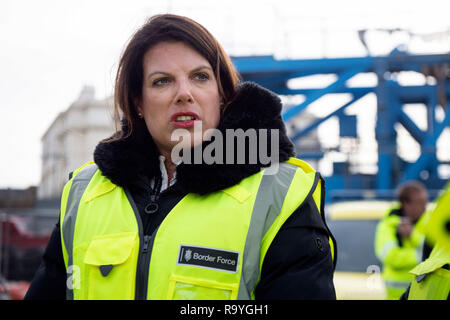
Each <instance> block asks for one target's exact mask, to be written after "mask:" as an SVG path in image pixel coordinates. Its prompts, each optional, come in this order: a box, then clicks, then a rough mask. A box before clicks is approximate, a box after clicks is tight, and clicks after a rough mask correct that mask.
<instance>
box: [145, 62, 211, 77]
mask: <svg viewBox="0 0 450 320" xmlns="http://www.w3.org/2000/svg"><path fill="white" fill-rule="evenodd" d="M202 69H208V70H210V71H211V72H212V71H213V70H212V68H211V67H210V66H207V65H201V66H198V67H197V68H195V69H193V70H192V71H191V73H192V72H197V71H200V70H202ZM155 74H163V75H170V73H168V72H164V71H154V72H152V73H150V74H149V75H148V76H147V79H150V78H151V77H152V76H154V75H155Z"/></svg>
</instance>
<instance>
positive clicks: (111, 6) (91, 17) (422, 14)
mask: <svg viewBox="0 0 450 320" xmlns="http://www.w3.org/2000/svg"><path fill="white" fill-rule="evenodd" d="M449 3H450V2H449V1H447V0H427V1H418V0H410V1H400V0H397V1H395V0H377V1H368V0H351V1H350V0H348V1H345V0H340V1H336V0H329V1H325V0H322V1H319V0H316V1H310V0H308V1H303V0H297V1H293V0H292V1H288V0H274V1H269V0H266V1H264V0H254V1H250V0H232V1H229V0H228V1H226V0H222V1H206V0H198V1H197V0H192V1H189V0H178V1H175V0H172V1H163V0H158V1H152V0H146V1H140V0H129V1H114V0H90V1H80V0H76V1H75V0H65V1H61V0H59V1H50V0H40V1H33V0H28V1H24V0H2V1H1V2H0V48H1V50H0V72H1V78H0V119H1V126H0V137H1V138H0V152H1V157H0V168H1V169H0V188H5V187H16V188H22V187H27V186H29V185H37V184H38V183H39V181H40V170H41V158H40V157H41V141H40V138H41V137H42V135H43V133H44V132H45V130H46V129H47V128H48V126H49V125H50V124H51V122H52V121H53V120H54V118H55V117H56V116H57V114H58V113H59V112H62V111H64V110H65V109H67V108H68V107H69V105H70V104H71V103H72V102H73V101H74V100H75V99H76V98H77V97H78V95H79V93H80V90H81V89H82V87H83V86H84V85H92V86H94V87H95V90H96V97H97V98H99V99H102V98H105V97H107V96H109V95H111V93H112V86H113V79H114V77H115V72H116V67H117V61H118V59H119V56H120V53H121V50H122V49H123V47H124V45H125V43H126V41H127V39H128V38H129V37H130V36H131V34H132V33H133V32H134V31H135V30H136V29H137V28H138V27H139V26H140V25H141V24H142V23H143V22H144V21H145V18H146V17H149V16H151V15H153V14H156V13H163V12H173V13H177V14H182V15H186V16H189V17H191V18H193V19H195V20H197V21H198V22H200V23H201V24H203V25H204V26H205V27H206V28H208V29H209V30H210V31H211V32H212V33H213V34H214V35H215V36H216V37H217V38H218V40H219V41H220V42H221V43H222V45H223V46H224V47H225V50H226V51H227V52H228V53H229V54H233V55H249V54H274V55H276V56H277V57H279V58H305V57H308V58H321V57H324V56H327V57H343V56H362V55H365V54H366V51H365V50H364V47H363V46H362V45H361V43H360V42H359V40H358V37H357V32H356V31H357V30H358V29H361V28H368V29H376V28H402V29H408V30H409V31H411V32H412V33H415V34H419V35H427V34H431V33H436V32H440V31H446V30H449V28H450V22H449V21H450V19H449V18H448V13H449V12H450V10H449V9H450V5H449ZM368 40H369V47H370V49H371V51H372V53H373V54H375V55H382V54H386V53H388V52H389V51H390V50H392V49H393V47H395V45H397V44H398V43H401V42H406V43H408V44H409V49H410V51H412V52H415V53H443V52H445V51H447V52H448V51H449V50H450V42H449V41H450V40H449V37H448V36H446V37H445V36H444V37H439V36H436V35H435V36H434V37H433V38H430V37H428V38H424V37H412V38H411V37H409V36H408V34H407V33H401V32H399V33H397V34H394V35H391V36H389V35H388V34H384V33H382V32H372V33H369V36H368Z"/></svg>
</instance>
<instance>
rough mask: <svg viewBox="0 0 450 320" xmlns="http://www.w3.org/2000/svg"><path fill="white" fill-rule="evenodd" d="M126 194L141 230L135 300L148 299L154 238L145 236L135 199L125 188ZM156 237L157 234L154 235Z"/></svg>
mask: <svg viewBox="0 0 450 320" xmlns="http://www.w3.org/2000/svg"><path fill="white" fill-rule="evenodd" d="M124 191H125V194H126V196H127V198H128V201H129V202H130V205H131V208H132V209H133V212H134V215H135V217H136V221H137V224H138V230H139V255H138V260H137V269H136V279H135V294H134V299H135V300H146V299H147V288H148V272H149V268H150V256H151V252H150V251H151V245H153V241H152V236H149V235H144V228H143V225H142V219H141V216H140V214H139V210H138V209H137V207H136V203H135V202H134V199H133V197H132V196H131V193H130V191H129V190H128V189H127V188H124ZM153 235H155V233H154V234H153Z"/></svg>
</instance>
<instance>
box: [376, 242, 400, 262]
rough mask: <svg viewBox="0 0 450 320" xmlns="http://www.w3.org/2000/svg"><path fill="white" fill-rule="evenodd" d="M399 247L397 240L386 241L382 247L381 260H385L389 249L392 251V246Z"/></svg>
mask: <svg viewBox="0 0 450 320" xmlns="http://www.w3.org/2000/svg"><path fill="white" fill-rule="evenodd" d="M396 247H398V245H397V242H396V241H389V242H388V243H386V244H385V245H384V246H383V248H382V249H381V253H380V256H379V258H380V260H381V261H384V259H385V258H386V256H387V254H388V253H389V251H391V249H392V248H396Z"/></svg>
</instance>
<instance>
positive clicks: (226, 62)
mask: <svg viewBox="0 0 450 320" xmlns="http://www.w3.org/2000/svg"><path fill="white" fill-rule="evenodd" d="M177 41H180V42H183V43H185V44H187V45H189V46H191V47H192V48H193V49H194V50H196V51H197V52H198V53H199V54H201V55H202V56H203V57H204V58H205V59H206V60H208V62H209V63H210V65H211V67H212V69H213V70H214V73H215V77H216V79H217V85H218V90H219V95H220V97H221V99H222V102H223V103H224V106H225V107H226V105H227V103H228V102H229V101H230V100H231V99H232V98H233V96H234V94H235V92H236V87H237V83H238V81H239V80H240V77H239V74H238V73H237V71H236V69H235V68H234V66H233V64H232V62H231V60H230V58H229V57H228V55H227V54H226V53H225V51H224V50H223V48H222V46H221V45H220V44H219V42H218V41H217V40H216V39H215V38H214V37H213V36H212V35H211V33H209V31H208V30H206V29H205V28H204V27H203V26H202V25H200V24H199V23H197V22H195V21H194V20H191V19H189V18H187V17H183V16H178V15H173V14H161V15H156V16H153V17H151V18H150V19H148V20H147V22H146V23H145V24H144V25H143V26H142V27H141V28H140V29H138V30H137V31H136V32H135V33H134V35H133V36H132V37H131V40H130V41H129V42H128V45H127V46H126V48H125V50H124V51H123V53H122V56H121V58H120V62H119V66H118V70H117V75H116V80H115V88H114V118H115V122H116V131H118V130H117V129H118V124H119V122H120V111H121V113H122V121H124V122H125V123H126V125H127V126H128V130H127V133H125V136H124V133H123V132H122V133H121V134H120V133H119V132H116V135H115V138H113V140H116V139H120V138H126V137H128V136H129V135H130V134H131V132H132V130H133V127H134V124H135V121H138V119H139V118H138V114H137V110H136V101H138V100H140V98H141V95H142V84H143V83H142V81H143V78H144V75H143V58H144V55H145V53H146V52H147V51H148V50H149V49H150V48H152V47H153V46H155V45H156V44H158V43H160V42H177Z"/></svg>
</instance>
